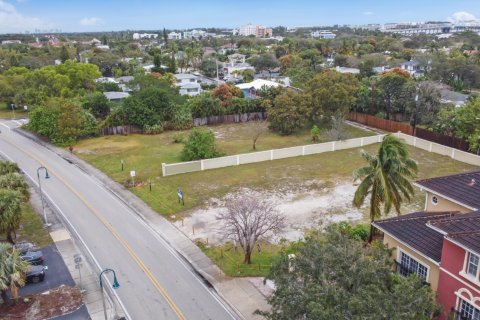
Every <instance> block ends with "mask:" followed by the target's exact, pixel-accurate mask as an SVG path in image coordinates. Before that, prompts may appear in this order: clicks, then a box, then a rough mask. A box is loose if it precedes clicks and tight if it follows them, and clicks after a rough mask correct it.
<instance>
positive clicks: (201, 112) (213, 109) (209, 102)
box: [187, 92, 222, 118]
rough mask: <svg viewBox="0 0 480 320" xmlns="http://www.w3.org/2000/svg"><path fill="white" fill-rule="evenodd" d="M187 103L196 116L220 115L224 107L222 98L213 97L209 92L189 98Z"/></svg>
mask: <svg viewBox="0 0 480 320" xmlns="http://www.w3.org/2000/svg"><path fill="white" fill-rule="evenodd" d="M187 105H188V107H189V108H190V110H191V113H192V116H193V117H194V118H206V117H210V116H213V115H219V114H221V109H222V106H221V105H220V100H219V99H217V98H214V97H212V96H211V95H210V93H208V92H202V93H201V94H199V95H197V96H194V97H191V98H189V99H188V101H187Z"/></svg>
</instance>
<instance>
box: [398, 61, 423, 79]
mask: <svg viewBox="0 0 480 320" xmlns="http://www.w3.org/2000/svg"><path fill="white" fill-rule="evenodd" d="M400 68H402V69H403V70H405V71H408V73H410V75H411V76H412V77H415V78H417V77H421V76H423V75H424V74H425V67H423V66H422V65H421V64H420V62H418V61H414V60H413V61H406V62H404V63H402V64H401V65H400Z"/></svg>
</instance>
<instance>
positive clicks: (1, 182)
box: [0, 173, 29, 200]
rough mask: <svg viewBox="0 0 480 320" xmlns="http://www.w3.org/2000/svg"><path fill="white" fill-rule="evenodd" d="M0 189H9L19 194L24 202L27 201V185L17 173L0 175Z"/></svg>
mask: <svg viewBox="0 0 480 320" xmlns="http://www.w3.org/2000/svg"><path fill="white" fill-rule="evenodd" d="M0 189H10V190H15V191H18V192H20V193H21V194H22V195H23V196H24V199H25V200H28V196H29V191H28V184H27V183H26V182H25V180H24V179H23V177H22V176H21V175H20V174H18V173H7V174H5V175H0Z"/></svg>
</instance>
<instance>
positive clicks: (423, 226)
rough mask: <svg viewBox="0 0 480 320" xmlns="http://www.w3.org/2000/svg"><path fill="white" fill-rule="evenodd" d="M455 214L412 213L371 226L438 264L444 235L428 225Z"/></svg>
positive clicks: (380, 221) (447, 212)
mask: <svg viewBox="0 0 480 320" xmlns="http://www.w3.org/2000/svg"><path fill="white" fill-rule="evenodd" d="M457 214H458V213H457V212H451V211H446V212H414V213H410V214H406V215H403V216H399V217H393V218H388V219H384V220H379V221H375V222H374V223H373V226H374V227H376V228H377V229H379V230H381V231H383V232H384V233H386V234H388V235H390V236H392V237H394V238H395V239H397V240H398V241H401V242H403V243H404V244H406V245H407V246H409V247H410V248H412V249H414V250H416V251H417V252H419V253H420V254H422V255H424V256H426V257H428V258H430V259H431V260H432V261H434V262H436V263H440V260H441V256H442V245H443V237H444V235H443V234H442V233H440V232H438V231H437V230H434V229H433V228H430V227H429V225H428V224H431V223H434V222H435V221H438V220H445V219H448V218H451V217H454V216H455V215H457Z"/></svg>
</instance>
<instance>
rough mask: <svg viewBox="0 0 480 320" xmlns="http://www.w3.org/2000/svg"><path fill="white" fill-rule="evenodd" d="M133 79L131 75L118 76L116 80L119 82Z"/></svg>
mask: <svg viewBox="0 0 480 320" xmlns="http://www.w3.org/2000/svg"><path fill="white" fill-rule="evenodd" d="M133 79H135V78H134V77H133V76H122V77H118V78H117V79H116V80H117V81H118V82H121V83H128V82H130V81H133Z"/></svg>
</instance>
